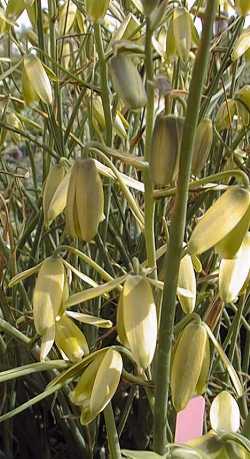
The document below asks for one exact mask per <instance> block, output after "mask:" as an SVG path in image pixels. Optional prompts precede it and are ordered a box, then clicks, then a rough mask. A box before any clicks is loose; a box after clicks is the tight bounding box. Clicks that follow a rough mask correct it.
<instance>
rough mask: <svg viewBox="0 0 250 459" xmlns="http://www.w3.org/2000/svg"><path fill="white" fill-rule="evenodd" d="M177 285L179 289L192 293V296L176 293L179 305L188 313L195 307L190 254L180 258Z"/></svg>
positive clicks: (193, 275)
mask: <svg viewBox="0 0 250 459" xmlns="http://www.w3.org/2000/svg"><path fill="white" fill-rule="evenodd" d="M178 287H179V288H181V289H185V290H188V291H189V292H191V293H192V297H187V296H184V295H181V294H180V293H179V294H178V298H179V301H180V303H181V307H182V310H183V312H185V314H190V313H191V312H193V310H194V308H195V302H196V278H195V273H194V267H193V262H192V258H191V256H190V255H188V254H187V255H185V256H184V257H183V258H182V259H181V263H180V269H179V277H178Z"/></svg>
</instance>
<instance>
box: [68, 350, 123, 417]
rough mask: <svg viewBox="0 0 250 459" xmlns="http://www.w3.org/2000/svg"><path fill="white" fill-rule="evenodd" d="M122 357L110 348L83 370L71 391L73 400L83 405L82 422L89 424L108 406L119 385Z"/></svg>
mask: <svg viewBox="0 0 250 459" xmlns="http://www.w3.org/2000/svg"><path fill="white" fill-rule="evenodd" d="M122 366H123V365H122V358H121V355H120V354H119V352H117V351H115V350H113V349H108V350H106V351H104V352H101V353H100V354H99V355H97V356H96V357H95V359H94V360H93V361H92V362H91V363H90V364H89V366H88V367H87V368H86V370H85V371H84V372H83V374H82V376H81V378H80V380H79V382H78V384H77V386H76V387H75V389H74V390H73V391H72V392H71V400H72V402H73V403H75V404H76V405H79V406H81V407H82V411H81V423H82V424H83V425H86V424H89V423H90V422H91V421H93V419H95V418H96V416H98V414H99V413H100V412H101V411H102V410H103V409H104V408H105V407H106V405H107V404H108V403H109V402H110V400H111V399H112V397H113V395H114V393H115V392H116V389H117V387H118V384H119V381H120V377H121V372H122Z"/></svg>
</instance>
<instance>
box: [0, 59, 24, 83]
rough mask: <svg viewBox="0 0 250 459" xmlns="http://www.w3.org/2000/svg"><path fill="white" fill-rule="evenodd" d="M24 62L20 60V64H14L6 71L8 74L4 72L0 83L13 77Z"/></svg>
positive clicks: (0, 76)
mask: <svg viewBox="0 0 250 459" xmlns="http://www.w3.org/2000/svg"><path fill="white" fill-rule="evenodd" d="M22 61H23V59H20V60H19V61H18V62H16V64H14V65H12V66H11V67H9V68H8V70H6V72H3V73H2V74H1V75H0V81H3V80H5V78H7V77H8V76H9V75H11V74H12V73H13V72H14V71H15V70H16V69H17V68H18V67H19V65H20V64H21V63H22Z"/></svg>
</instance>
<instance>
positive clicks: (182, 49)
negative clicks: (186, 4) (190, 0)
mask: <svg viewBox="0 0 250 459" xmlns="http://www.w3.org/2000/svg"><path fill="white" fill-rule="evenodd" d="M191 20H192V19H191V17H190V14H189V12H188V11H187V10H186V8H182V7H177V8H175V9H174V14H173V33H174V38H175V46H176V50H177V54H178V56H179V57H180V58H181V59H182V60H184V61H185V60H187V59H188V57H189V53H190V50H191V46H192V28H191Z"/></svg>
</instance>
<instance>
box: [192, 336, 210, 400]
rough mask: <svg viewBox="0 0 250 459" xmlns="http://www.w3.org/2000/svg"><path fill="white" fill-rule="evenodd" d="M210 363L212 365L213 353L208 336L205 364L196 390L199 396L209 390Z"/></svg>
mask: <svg viewBox="0 0 250 459" xmlns="http://www.w3.org/2000/svg"><path fill="white" fill-rule="evenodd" d="M210 363H211V351H210V343H209V338H208V336H207V338H206V347H205V353H204V358H203V362H202V366H201V372H200V376H199V379H198V382H197V384H196V388H195V392H196V394H197V395H202V394H204V392H206V390H207V385H208V379H209V369H210Z"/></svg>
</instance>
